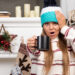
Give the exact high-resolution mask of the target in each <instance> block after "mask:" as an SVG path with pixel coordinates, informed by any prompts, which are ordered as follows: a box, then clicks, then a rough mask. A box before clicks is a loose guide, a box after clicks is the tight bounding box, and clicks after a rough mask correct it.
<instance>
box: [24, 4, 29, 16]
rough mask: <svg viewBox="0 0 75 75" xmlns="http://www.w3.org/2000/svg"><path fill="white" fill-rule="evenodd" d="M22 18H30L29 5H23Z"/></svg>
mask: <svg viewBox="0 0 75 75" xmlns="http://www.w3.org/2000/svg"><path fill="white" fill-rule="evenodd" d="M24 17H30V4H24Z"/></svg>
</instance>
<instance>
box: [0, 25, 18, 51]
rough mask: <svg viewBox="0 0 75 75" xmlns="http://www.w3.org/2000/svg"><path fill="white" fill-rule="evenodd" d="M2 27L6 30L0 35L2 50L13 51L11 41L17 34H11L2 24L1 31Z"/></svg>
mask: <svg viewBox="0 0 75 75" xmlns="http://www.w3.org/2000/svg"><path fill="white" fill-rule="evenodd" d="M2 28H3V30H4V32H3V33H2V34H1V35H0V50H5V51H10V52H11V46H10V44H11V41H12V40H13V39H14V38H15V37H16V36H17V35H9V32H7V31H6V30H5V28H4V25H3V24H2V26H1V29H0V33H1V31H2Z"/></svg>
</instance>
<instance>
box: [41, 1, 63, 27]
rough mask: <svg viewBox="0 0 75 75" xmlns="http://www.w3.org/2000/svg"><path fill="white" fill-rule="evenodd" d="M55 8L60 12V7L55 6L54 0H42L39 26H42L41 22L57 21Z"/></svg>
mask: <svg viewBox="0 0 75 75" xmlns="http://www.w3.org/2000/svg"><path fill="white" fill-rule="evenodd" d="M53 1H54V2H53ZM56 10H58V11H60V12H62V11H61V8H60V7H58V6H56V1H55V0H44V8H43V9H42V10H41V26H42V27H43V24H44V23H46V22H56V23H58V21H57V19H56V14H55V11H56Z"/></svg>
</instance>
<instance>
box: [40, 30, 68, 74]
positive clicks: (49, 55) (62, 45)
mask: <svg viewBox="0 0 75 75" xmlns="http://www.w3.org/2000/svg"><path fill="white" fill-rule="evenodd" d="M41 35H42V36H44V35H46V33H45V31H44V29H43V32H42V34H41ZM58 37H59V41H58V47H59V49H61V51H62V54H63V73H62V74H63V75H68V73H69V56H68V50H67V41H66V40H65V39H64V35H62V34H61V33H59V35H58ZM44 55H45V56H44V58H45V66H44V70H45V71H46V72H45V75H48V72H49V70H50V69H51V66H52V62H53V51H52V46H51V42H50V49H49V50H48V51H45V52H44Z"/></svg>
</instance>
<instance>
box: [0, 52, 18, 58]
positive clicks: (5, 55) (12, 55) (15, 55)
mask: <svg viewBox="0 0 75 75" xmlns="http://www.w3.org/2000/svg"><path fill="white" fill-rule="evenodd" d="M16 57H17V54H14V53H12V54H0V59H1V58H16Z"/></svg>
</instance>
